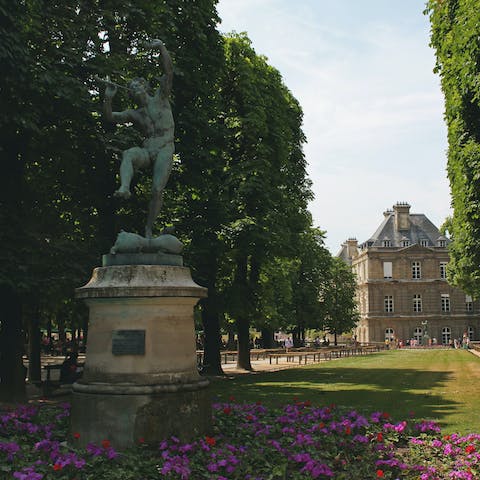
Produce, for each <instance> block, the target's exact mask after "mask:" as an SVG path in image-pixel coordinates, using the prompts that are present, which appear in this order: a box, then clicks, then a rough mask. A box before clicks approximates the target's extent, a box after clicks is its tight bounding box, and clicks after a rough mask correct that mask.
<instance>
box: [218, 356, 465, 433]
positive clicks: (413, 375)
mask: <svg viewBox="0 0 480 480" xmlns="http://www.w3.org/2000/svg"><path fill="white" fill-rule="evenodd" d="M451 377H452V374H451V373H449V372H437V371H422V370H416V369H404V368H398V369H397V368H368V369H366V368H355V367H345V368H342V367H327V366H325V365H322V366H321V367H318V366H317V367H316V368H315V367H314V368H306V367H303V368H302V369H289V370H282V371H277V372H271V373H257V374H255V375H241V376H238V377H235V378H230V379H227V380H219V381H214V382H213V385H212V394H213V395H214V397H216V398H217V399H219V400H221V401H228V398H229V397H230V396H232V395H233V396H234V397H235V399H236V400H237V401H240V402H243V401H245V402H255V401H261V402H262V403H264V404H266V405H270V406H275V407H278V406H282V405H285V404H287V403H291V402H293V401H294V400H295V399H298V400H299V401H307V400H309V401H310V402H312V404H313V405H317V406H322V405H329V404H332V403H334V404H336V405H341V406H346V407H349V408H355V409H357V410H361V411H369V412H372V411H375V410H380V411H387V412H390V413H392V412H394V417H395V418H405V417H408V416H409V415H410V414H411V412H414V413H415V416H416V417H417V418H420V417H421V418H434V419H436V420H437V421H439V422H440V424H442V423H443V422H442V418H444V417H445V416H446V415H449V414H451V413H453V412H454V411H456V410H458V409H459V407H460V404H459V403H458V402H456V401H455V400H454V399H453V398H454V393H448V392H446V393H445V395H438V394H435V395H433V394H430V393H429V392H430V391H431V389H432V388H434V387H439V386H442V385H443V386H445V389H447V388H448V387H447V384H448V381H449V380H450V379H451Z"/></svg>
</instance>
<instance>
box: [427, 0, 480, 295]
mask: <svg viewBox="0 0 480 480" xmlns="http://www.w3.org/2000/svg"><path fill="white" fill-rule="evenodd" d="M427 13H429V14H430V20H431V25H432V36H431V43H432V46H433V47H434V48H435V51H436V55H437V66H436V71H437V72H438V73H439V74H440V78H441V83H442V90H443V92H444V95H445V119H446V122H447V126H448V144H449V148H448V177H449V179H450V187H451V194H452V206H453V218H452V219H451V221H450V222H449V233H450V234H451V236H452V238H453V240H454V242H453V243H452V245H451V247H450V253H451V262H450V266H449V269H450V271H449V275H450V279H451V280H452V281H453V282H454V283H455V284H456V285H458V286H460V287H462V288H463V289H464V290H465V291H467V292H469V293H470V294H472V295H474V296H477V297H478V295H480V248H479V242H480V209H479V205H480V82H479V81H478V78H479V75H480V63H479V58H480V9H479V8H478V2H476V1H475V0H430V2H429V3H428V8H427Z"/></svg>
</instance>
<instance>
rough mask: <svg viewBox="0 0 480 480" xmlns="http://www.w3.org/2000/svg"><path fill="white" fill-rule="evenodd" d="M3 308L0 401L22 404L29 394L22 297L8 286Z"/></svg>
mask: <svg viewBox="0 0 480 480" xmlns="http://www.w3.org/2000/svg"><path fill="white" fill-rule="evenodd" d="M0 305H1V308H0V399H1V400H3V401H6V402H23V401H25V400H26V391H25V367H24V365H23V359H22V355H23V340H24V337H23V334H22V306H21V300H20V296H19V295H18V294H17V293H16V292H15V291H14V290H13V288H12V287H10V286H9V285H1V286H0Z"/></svg>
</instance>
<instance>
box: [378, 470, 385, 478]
mask: <svg viewBox="0 0 480 480" xmlns="http://www.w3.org/2000/svg"><path fill="white" fill-rule="evenodd" d="M383 476H384V474H383V470H377V478H383Z"/></svg>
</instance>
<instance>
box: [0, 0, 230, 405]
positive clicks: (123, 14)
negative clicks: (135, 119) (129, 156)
mask: <svg viewBox="0 0 480 480" xmlns="http://www.w3.org/2000/svg"><path fill="white" fill-rule="evenodd" d="M10 3H11V2H8V5H7V2H5V1H2V2H1V3H0V15H1V18H0V20H1V22H0V24H1V27H0V40H1V41H0V60H1V61H2V76H1V79H0V89H1V92H2V98H4V99H5V103H3V104H2V111H1V112H0V127H1V132H2V142H1V147H0V149H1V151H0V154H1V158H2V163H3V164H2V168H3V169H4V171H5V172H8V174H9V182H6V185H5V188H3V189H2V192H1V198H0V202H1V205H0V207H1V208H0V222H1V225H2V228H1V229H0V235H1V242H2V251H1V253H0V259H1V261H2V271H1V272H0V300H1V307H0V321H1V325H0V348H1V350H0V352H1V353H0V390H1V392H0V394H4V395H5V396H9V395H10V396H12V395H14V396H16V397H21V396H22V395H23V394H24V384H23V379H24V373H23V366H22V361H21V355H22V346H23V343H24V342H23V339H24V338H23V337H24V335H23V325H22V324H23V322H22V311H23V312H24V313H23V315H26V314H27V312H29V311H30V312H31V311H35V310H36V309H37V308H38V309H39V310H40V311H51V312H55V311H56V310H58V309H59V305H61V304H62V302H63V300H65V299H68V298H71V297H72V296H73V290H74V288H75V287H77V286H79V285H81V284H83V283H84V282H85V280H86V279H88V276H89V275H90V272H91V269H92V267H93V266H96V265H98V257H99V255H100V254H101V253H103V252H106V251H108V249H109V248H110V246H111V245H112V244H113V240H114V237H115V234H116V233H117V232H118V231H119V230H120V228H125V229H127V228H128V229H133V230H135V229H136V230H137V231H139V230H141V229H142V227H143V218H142V215H138V214H137V215H132V214H131V213H132V212H133V211H137V212H138V211H141V210H142V208H143V209H145V208H146V201H142V199H143V198H144V197H145V195H146V193H145V192H147V191H148V180H146V179H145V178H140V179H139V180H138V181H137V192H136V193H137V196H136V200H135V201H133V202H132V204H131V205H133V207H131V206H130V205H129V206H124V205H121V204H119V203H117V202H116V201H114V200H113V199H112V198H111V197H109V195H110V193H111V192H113V191H114V183H115V174H116V171H117V168H116V165H115V161H116V159H115V158H114V157H115V155H113V154H112V152H114V150H112V149H110V137H111V136H112V135H111V132H110V131H109V130H108V129H107V128H106V129H104V128H103V125H102V121H101V114H100V111H101V103H102V102H101V95H102V94H101V93H99V85H98V82H97V81H96V80H95V78H96V76H100V77H104V76H105V75H107V74H109V75H112V76H113V77H115V80H117V81H122V78H132V77H134V76H140V75H146V76H148V75H150V77H149V78H151V75H153V73H151V72H153V69H152V68H151V66H152V64H153V63H154V62H155V58H153V57H152V55H139V56H138V55H131V54H132V53H133V52H135V49H137V48H138V46H139V45H140V44H141V42H142V41H144V40H145V39H147V38H152V37H154V36H155V37H156V36H158V35H159V32H161V33H162V34H164V39H165V41H166V43H167V45H168V46H169V48H171V49H172V50H173V51H175V53H176V58H175V60H176V65H177V67H178V70H177V72H176V76H177V79H178V80H179V82H178V83H179V88H178V89H177V90H176V92H177V95H176V96H175V102H176V103H175V109H176V110H175V115H176V117H177V118H178V119H179V121H178V125H179V128H178V139H177V140H178V142H179V144H180V145H181V146H180V148H179V149H178V150H179V151H182V150H183V151H184V152H186V153H187V154H186V155H185V157H184V158H185V160H186V161H190V162H192V163H193V162H194V161H195V154H194V153H193V152H196V148H198V146H199V145H200V144H201V145H202V148H203V150H204V151H205V152H208V151H209V149H210V145H209V142H208V141H205V135H204V136H203V137H202V135H203V134H204V133H205V131H206V129H208V122H206V124H205V126H204V129H203V130H201V129H200V130H199V131H198V135H197V136H195V142H190V141H189V139H190V138H191V137H194V135H193V134H192V135H191V137H189V136H188V134H189V132H190V133H191V132H192V131H193V129H194V128H195V125H193V124H192V123H193V122H192V121H191V119H193V118H197V119H198V121H199V122H200V121H201V120H202V119H204V116H203V115H202V112H203V111H205V110H207V111H208V115H207V118H210V117H212V114H211V109H206V108H205V105H207V104H208V97H209V95H210V94H211V90H209V86H211V84H212V83H214V82H215V80H214V79H213V80H209V81H207V82H205V79H206V78H207V77H208V76H209V75H210V76H212V75H213V78H214V72H215V67H214V66H212V64H211V63H210V62H213V63H215V62H214V59H215V58H217V56H218V55H217V54H218V53H221V41H220V35H219V33H218V32H217V30H216V22H217V16H216V11H215V1H213V0H212V1H204V2H201V3H200V2H195V3H188V2H184V1H181V0H179V1H175V2H166V1H162V2H147V1H138V2H132V1H127V2H123V3H122V4H121V5H120V4H118V2H111V1H109V0H103V1H100V2H96V1H95V2H94V1H89V0H87V1H85V2H80V1H79V2H73V3H68V2H67V3H65V2H59V1H48V2H46V1H43V0H26V1H25V2H15V5H10ZM212 45H213V47H212ZM215 46H217V47H216V50H215V48H214V47H215ZM220 58H222V57H221V55H220ZM210 67H212V68H210ZM184 72H188V75H187V74H184ZM147 74H148V75H147ZM125 101H128V99H126V98H125ZM185 112H187V113H186V114H185ZM185 118H186V120H185ZM189 122H190V123H189ZM195 131H196V130H195ZM201 138H202V140H203V143H202V142H201V140H200V139H201ZM130 141H131V139H130V138H129V137H128V133H127V131H123V132H122V134H121V135H120V136H119V137H117V139H116V142H117V144H116V147H117V149H121V148H122V146H123V145H122V143H123V144H125V143H129V142H130ZM189 146H190V148H188V147H189ZM203 158H205V155H203ZM182 160H183V159H182ZM180 170H181V169H180V168H179V167H178V166H177V169H176V171H175V172H174V175H173V176H174V177H175V176H177V178H178V177H180V176H181V173H182V172H181V171H180ZM200 170H201V168H200ZM185 179H186V180H189V179H188V178H185ZM173 184H174V185H175V184H176V181H175V179H174V180H173ZM178 184H180V185H181V184H182V182H181V181H179V182H178ZM186 190H188V186H186V187H185V188H184V189H181V190H179V191H178V193H177V191H174V192H171V193H170V196H169V198H168V201H167V202H166V206H165V212H164V216H163V220H164V221H165V219H166V218H167V219H171V218H178V216H180V217H181V215H178V216H177V217H175V216H174V214H175V213H178V212H180V214H181V213H182V210H181V208H180V209H178V208H177V210H175V208H174V207H173V206H172V205H175V204H176V203H177V200H178V199H181V198H182V196H184V194H185V191H186ZM138 198H140V200H138ZM115 211H117V212H118V215H116V216H115V215H114V212H115ZM49 316H50V315H49ZM34 328H38V327H34ZM34 336H35V335H32V336H31V337H32V338H33V337H34Z"/></svg>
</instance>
